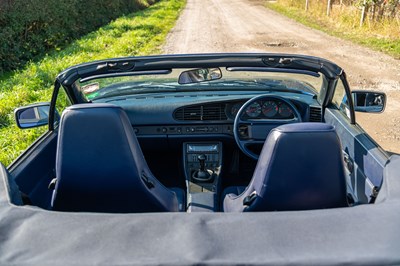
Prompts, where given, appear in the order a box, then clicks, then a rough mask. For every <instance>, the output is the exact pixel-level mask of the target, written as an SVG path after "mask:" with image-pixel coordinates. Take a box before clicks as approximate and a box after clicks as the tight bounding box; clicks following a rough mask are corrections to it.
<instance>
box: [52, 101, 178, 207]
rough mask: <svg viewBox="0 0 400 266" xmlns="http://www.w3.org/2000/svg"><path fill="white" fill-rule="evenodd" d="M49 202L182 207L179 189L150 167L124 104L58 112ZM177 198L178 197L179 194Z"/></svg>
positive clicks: (75, 108)
mask: <svg viewBox="0 0 400 266" xmlns="http://www.w3.org/2000/svg"><path fill="white" fill-rule="evenodd" d="M56 176H57V181H56V185H55V189H54V191H53V198H52V203H51V205H52V208H53V209H54V210H61V211H88V212H113V213H128V212H164V211H174V212H176V211H180V210H184V208H185V203H184V202H185V201H184V199H185V196H184V192H183V190H182V189H178V188H175V189H168V188H166V187H164V186H163V185H162V184H161V183H160V182H159V181H158V180H157V179H156V178H155V177H154V176H153V174H152V173H151V171H150V170H149V167H148V166H147V163H146V161H145V159H144V156H143V154H142V151H141V149H140V146H139V143H138V141H137V139H136V136H135V133H134V132H133V129H132V125H131V123H130V121H129V118H128V116H127V115H126V113H125V112H124V111H123V110H122V108H120V107H117V106H114V105H111V104H81V105H74V106H71V107H69V108H67V109H66V110H65V111H64V113H63V114H62V117H61V121H60V126H59V136H58V144H57V158H56ZM177 195H178V196H179V198H178V196H177Z"/></svg>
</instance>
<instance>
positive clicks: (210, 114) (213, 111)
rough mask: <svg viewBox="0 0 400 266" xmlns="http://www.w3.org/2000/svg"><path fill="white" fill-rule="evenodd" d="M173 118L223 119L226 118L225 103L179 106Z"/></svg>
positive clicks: (196, 119)
mask: <svg viewBox="0 0 400 266" xmlns="http://www.w3.org/2000/svg"><path fill="white" fill-rule="evenodd" d="M174 118H175V119H176V120H180V121H223V120H227V116H226V114H225V104H220V103H218V104H204V105H195V106H187V107H182V108H179V109H177V110H176V111H175V113H174Z"/></svg>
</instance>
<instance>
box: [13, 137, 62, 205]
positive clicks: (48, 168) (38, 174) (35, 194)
mask: <svg viewBox="0 0 400 266" xmlns="http://www.w3.org/2000/svg"><path fill="white" fill-rule="evenodd" d="M56 147H57V135H56V134H55V133H54V132H48V133H47V134H46V135H44V136H43V137H42V138H41V139H39V140H38V141H37V142H35V143H34V144H33V145H32V146H31V147H29V148H28V150H27V151H25V152H24V153H23V154H22V155H21V156H20V157H19V158H18V159H17V160H16V161H15V162H14V163H13V164H12V165H11V166H10V169H9V171H10V173H11V175H12V176H13V177H14V179H15V182H16V183H17V185H18V186H19V189H20V191H22V192H23V193H25V194H26V195H28V197H29V199H30V200H31V201H32V204H33V205H36V206H39V207H42V208H45V209H48V208H49V207H50V200H51V195H52V190H50V189H48V185H49V183H50V181H51V180H52V179H53V178H54V177H55V172H54V169H55V160H56Z"/></svg>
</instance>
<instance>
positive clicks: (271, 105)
mask: <svg viewBox="0 0 400 266" xmlns="http://www.w3.org/2000/svg"><path fill="white" fill-rule="evenodd" d="M262 112H263V114H264V115H265V116H266V117H268V118H271V117H274V116H275V115H276V114H277V113H278V105H277V104H276V103H275V102H274V101H266V102H264V104H263V106H262Z"/></svg>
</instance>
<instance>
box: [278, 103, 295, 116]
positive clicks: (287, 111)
mask: <svg viewBox="0 0 400 266" xmlns="http://www.w3.org/2000/svg"><path fill="white" fill-rule="evenodd" d="M278 112H279V114H280V115H281V116H282V117H283V118H293V111H292V109H291V108H290V107H289V106H288V105H287V104H285V103H282V104H280V105H279V111H278Z"/></svg>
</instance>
